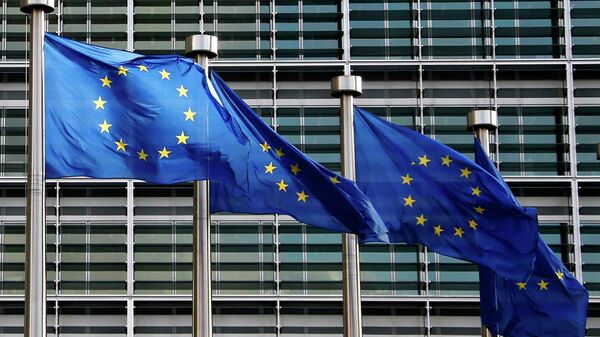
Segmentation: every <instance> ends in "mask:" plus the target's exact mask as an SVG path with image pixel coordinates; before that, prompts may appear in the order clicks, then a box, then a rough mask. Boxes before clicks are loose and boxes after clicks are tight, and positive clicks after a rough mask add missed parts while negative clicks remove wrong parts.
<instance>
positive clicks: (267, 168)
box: [265, 162, 277, 174]
mask: <svg viewBox="0 0 600 337" xmlns="http://www.w3.org/2000/svg"><path fill="white" fill-rule="evenodd" d="M276 168H277V166H273V162H270V163H269V165H266V166H265V173H271V174H273V171H275V169H276Z"/></svg>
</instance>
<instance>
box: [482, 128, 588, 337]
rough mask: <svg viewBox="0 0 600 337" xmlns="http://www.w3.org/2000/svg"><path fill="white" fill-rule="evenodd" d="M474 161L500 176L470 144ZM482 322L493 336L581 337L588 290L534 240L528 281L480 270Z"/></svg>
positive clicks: (484, 269) (483, 154) (585, 314)
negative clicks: (533, 260)
mask: <svg viewBox="0 0 600 337" xmlns="http://www.w3.org/2000/svg"><path fill="white" fill-rule="evenodd" d="M475 161H476V162H477V163H478V164H479V165H480V166H481V167H482V168H484V169H485V170H487V171H488V172H490V173H491V174H493V175H495V176H498V177H499V176H500V173H499V172H498V170H496V168H495V167H494V165H493V164H492V162H491V161H490V160H489V158H488V156H487V154H486V153H485V152H484V151H483V149H482V148H481V145H480V144H479V142H478V141H477V140H476V141H475ZM479 283H480V286H479V292H480V296H481V320H482V321H483V323H484V325H485V326H486V327H487V328H488V329H489V330H490V331H491V332H492V333H493V334H495V335H503V336H505V337H529V336H547V337H554V336H555V337H583V336H585V322H586V319H587V303H588V292H587V290H586V289H585V288H584V287H583V286H582V285H581V283H579V281H577V279H575V277H573V275H572V274H571V272H569V271H568V270H567V268H566V267H565V266H564V265H563V263H562V262H561V261H560V260H559V259H558V258H557V257H556V256H555V255H554V253H553V252H552V250H551V249H550V247H548V245H547V244H546V243H545V242H544V240H543V239H542V237H541V236H540V237H539V238H538V244H537V247H536V251H535V264H534V268H533V271H532V272H531V274H530V275H528V276H527V277H525V278H522V279H520V280H517V281H512V280H508V279H506V278H503V277H500V276H498V275H497V274H496V273H494V271H493V270H491V269H489V268H486V267H480V268H479Z"/></svg>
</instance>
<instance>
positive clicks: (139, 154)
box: [137, 149, 148, 161]
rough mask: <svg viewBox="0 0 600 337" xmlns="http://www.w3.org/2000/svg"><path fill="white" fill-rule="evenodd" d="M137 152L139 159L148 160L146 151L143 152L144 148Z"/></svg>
mask: <svg viewBox="0 0 600 337" xmlns="http://www.w3.org/2000/svg"><path fill="white" fill-rule="evenodd" d="M137 154H138V156H139V159H140V160H143V161H146V160H148V154H147V153H146V152H144V149H142V150H141V151H140V152H138V153H137Z"/></svg>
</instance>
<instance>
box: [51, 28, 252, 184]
mask: <svg viewBox="0 0 600 337" xmlns="http://www.w3.org/2000/svg"><path fill="white" fill-rule="evenodd" d="M45 42H46V43H45V47H44V51H45V58H46V62H45V63H46V79H45V80H46V140H47V141H46V174H47V177H48V178H60V177H71V176H87V177H94V178H136V179H141V180H145V181H148V182H152V183H158V184H172V183H178V182H185V181H191V180H202V179H218V180H221V181H225V182H228V183H232V184H238V185H242V186H244V185H245V184H246V181H247V177H246V176H245V174H237V175H236V173H235V170H234V168H235V167H239V166H242V165H244V166H245V162H246V159H247V156H248V151H249V142H248V140H247V138H246V136H245V135H243V134H241V133H239V130H236V128H235V125H234V124H232V123H230V121H229V116H228V114H227V113H226V112H225V111H224V110H223V109H222V108H220V106H218V104H215V102H214V98H213V97H212V95H210V93H209V92H208V90H207V81H206V77H205V74H204V70H203V69H202V68H201V67H200V66H198V65H196V64H194V62H193V61H192V60H191V59H187V58H184V57H180V56H174V55H173V56H166V55H165V56H143V55H139V54H134V53H129V52H125V51H120V50H114V49H108V48H102V47H98V46H92V45H88V44H83V43H79V42H75V41H71V40H68V39H64V38H60V37H57V36H54V35H50V34H47V35H46V39H45ZM244 173H245V172H244Z"/></svg>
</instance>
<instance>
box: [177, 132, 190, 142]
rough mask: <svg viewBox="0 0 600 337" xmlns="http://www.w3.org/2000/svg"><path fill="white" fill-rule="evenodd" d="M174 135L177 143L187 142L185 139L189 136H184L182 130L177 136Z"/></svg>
mask: <svg viewBox="0 0 600 337" xmlns="http://www.w3.org/2000/svg"><path fill="white" fill-rule="evenodd" d="M175 137H177V144H187V140H188V138H190V136H186V135H185V133H183V131H181V134H180V135H179V136H175Z"/></svg>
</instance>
